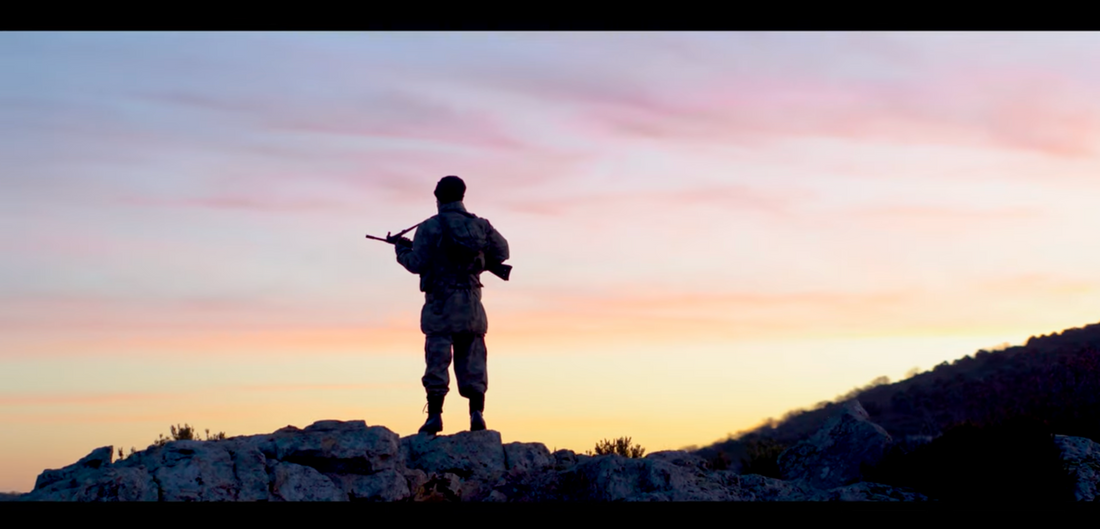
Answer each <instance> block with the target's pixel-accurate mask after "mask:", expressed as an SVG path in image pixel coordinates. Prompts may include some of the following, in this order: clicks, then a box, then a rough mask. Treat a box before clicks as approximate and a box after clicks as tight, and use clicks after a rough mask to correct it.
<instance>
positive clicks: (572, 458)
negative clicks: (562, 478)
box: [552, 450, 577, 470]
mask: <svg viewBox="0 0 1100 529" xmlns="http://www.w3.org/2000/svg"><path fill="white" fill-rule="evenodd" d="M552 455H553V457H554V469H555V470H566V469H568V468H570V467H572V466H573V465H576V464H577V454H574V453H573V451H572V450H558V451H556V452H554V453H553V454H552Z"/></svg>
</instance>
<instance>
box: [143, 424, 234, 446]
mask: <svg viewBox="0 0 1100 529" xmlns="http://www.w3.org/2000/svg"><path fill="white" fill-rule="evenodd" d="M169 429H170V430H171V431H172V436H171V437H165V436H164V434H160V437H158V438H157V440H156V441H153V446H164V445H166V444H168V443H169V442H171V441H221V440H223V439H225V432H218V433H216V434H214V435H212V436H211V435H210V429H209V428H207V429H206V439H202V438H200V437H199V436H198V433H197V431H196V429H195V428H194V427H193V426H191V425H190V424H186V423H184V424H183V426H178V425H177V426H169Z"/></svg>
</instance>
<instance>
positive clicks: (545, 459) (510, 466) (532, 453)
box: [504, 443, 554, 472]
mask: <svg viewBox="0 0 1100 529" xmlns="http://www.w3.org/2000/svg"><path fill="white" fill-rule="evenodd" d="M553 465H554V457H553V456H551V455H550V450H548V449H547V448H546V445H544V444H542V443H508V444H506V445H504V466H505V468H507V470H509V471H519V472H533V471H539V470H543V469H547V468H550V467H552V466H553Z"/></svg>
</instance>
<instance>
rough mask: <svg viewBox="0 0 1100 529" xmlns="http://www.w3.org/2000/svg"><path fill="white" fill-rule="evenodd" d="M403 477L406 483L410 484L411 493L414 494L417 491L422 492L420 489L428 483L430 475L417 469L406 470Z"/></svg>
mask: <svg viewBox="0 0 1100 529" xmlns="http://www.w3.org/2000/svg"><path fill="white" fill-rule="evenodd" d="M403 476H404V478H405V483H407V484H408V489H409V491H410V492H411V493H414V494H415V493H416V491H418V490H420V487H422V486H423V485H424V484H425V483H427V482H428V474H427V473H425V472H424V471H423V470H419V469H415V468H411V469H406V470H405V472H404V474H403Z"/></svg>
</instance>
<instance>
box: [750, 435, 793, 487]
mask: <svg viewBox="0 0 1100 529" xmlns="http://www.w3.org/2000/svg"><path fill="white" fill-rule="evenodd" d="M786 449H787V445H784V444H781V443H778V442H775V441H772V440H771V439H753V440H751V441H748V442H746V443H745V450H746V452H748V455H747V456H746V457H744V458H742V459H741V473H742V474H759V475H761V476H767V477H769V478H776V479H783V476H782V474H781V473H780V472H779V454H782V453H783V451H784V450H786Z"/></svg>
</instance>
